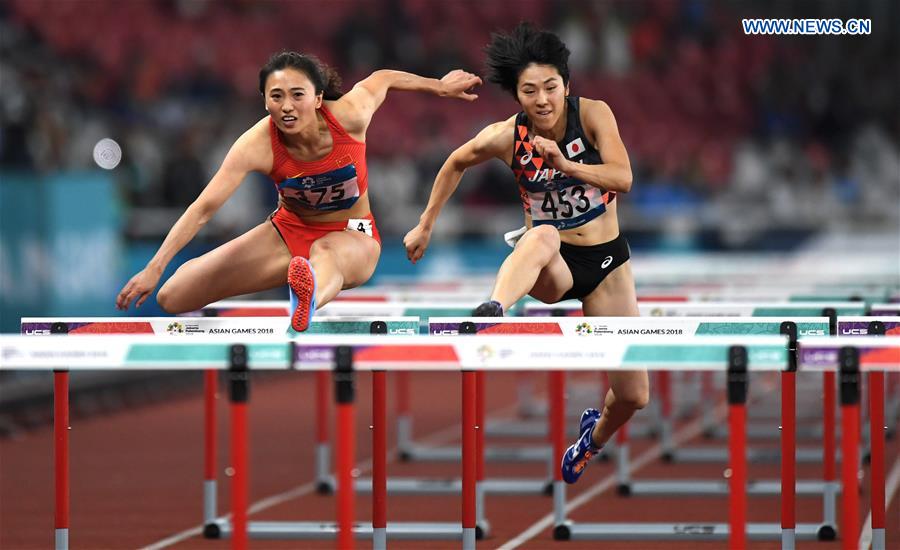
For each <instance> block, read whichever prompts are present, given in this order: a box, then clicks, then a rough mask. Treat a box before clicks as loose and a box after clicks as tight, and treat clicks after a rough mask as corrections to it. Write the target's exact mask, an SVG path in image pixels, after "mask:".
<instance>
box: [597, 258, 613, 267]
mask: <svg viewBox="0 0 900 550" xmlns="http://www.w3.org/2000/svg"><path fill="white" fill-rule="evenodd" d="M612 261H613V257H612V256H607V257H606V259H605V260H603V263H602V264H600V267H601V268H602V269H606V268H607V267H609V264H611V263H612Z"/></svg>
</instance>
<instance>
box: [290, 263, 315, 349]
mask: <svg viewBox="0 0 900 550" xmlns="http://www.w3.org/2000/svg"><path fill="white" fill-rule="evenodd" d="M287 282H288V286H289V287H290V289H291V311H293V312H294V313H293V314H292V315H291V328H293V329H294V330H295V331H297V332H303V331H305V330H306V329H308V328H309V320H310V319H311V318H312V316H313V313H315V311H316V274H315V272H314V271H313V268H312V265H311V264H310V263H309V260H307V259H306V258H304V257H302V256H294V257H293V258H292V259H291V265H290V266H289V267H288V276H287Z"/></svg>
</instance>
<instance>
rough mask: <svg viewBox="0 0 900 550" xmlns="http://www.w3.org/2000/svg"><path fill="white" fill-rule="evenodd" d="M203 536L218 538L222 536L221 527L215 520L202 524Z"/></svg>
mask: <svg viewBox="0 0 900 550" xmlns="http://www.w3.org/2000/svg"><path fill="white" fill-rule="evenodd" d="M203 538H205V539H220V538H222V528H221V527H220V526H219V524H218V523H217V522H213V523H207V524H206V525H204V526H203Z"/></svg>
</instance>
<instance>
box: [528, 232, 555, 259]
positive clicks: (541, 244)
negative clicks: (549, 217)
mask: <svg viewBox="0 0 900 550" xmlns="http://www.w3.org/2000/svg"><path fill="white" fill-rule="evenodd" d="M520 244H521V246H522V248H523V249H524V250H527V251H528V252H529V253H531V254H541V255H547V256H550V255H552V254H554V253H556V252H557V251H559V231H557V230H556V229H555V228H553V227H551V226H549V225H538V226H536V227H532V228H531V229H529V230H528V232H527V233H526V234H525V235H524V236H523V237H522V240H521V241H520Z"/></svg>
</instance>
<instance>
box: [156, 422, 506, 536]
mask: <svg viewBox="0 0 900 550" xmlns="http://www.w3.org/2000/svg"><path fill="white" fill-rule="evenodd" d="M515 409H516V405H511V406H508V407H504V408H502V409H498V410H496V411H493V414H501V415H503V416H507V415H509V414H510V413H512V412H513V411H515ZM461 429H462V427H461V424H456V425H454V426H450V427H448V428H445V429H443V430H438V431H436V432H433V433H431V434H430V435H428V436H426V437H424V438H422V439H419V440H418V441H421V442H423V443H428V444H430V445H439V444H442V443H447V442H449V441H452V440H453V439H454V438H457V437H459V434H460V430H461ZM396 451H397V449H396V447H395V448H393V449H390V450H388V454H389V455H390V456H396V454H397V453H396ZM355 468H356V469H358V470H359V472H360V474H363V473H366V472H368V471H369V470H371V469H372V459H371V457H370V458H368V459H366V460H362V461H360V462H357V463H356V466H355ZM315 486H316V483H315V482H314V481H311V482H309V483H304V484H303V485H298V486H297V487H294V488H292V489H288V490H287V491H284V492H282V493H278V494H276V495H270V496H268V497H265V498H263V499H262V500H258V501H256V502H254V503H253V504H252V505H250V507H249V508H248V509H247V515H250V514H255V513H257V512H261V511H263V510H266V509H268V508H271V507H273V506H277V505H278V504H281V503H283V502H287V501H289V500H292V499H295V498H299V497H302V496H304V495H307V494H309V493H311V492H312V491H313V490H314V489H315ZM220 517H223V518H226V519H229V518H231V514H226V515H224V516H220ZM201 534H203V525H198V526H196V527H191V528H189V529H185V530H184V531H181V532H180V533H176V534H174V535H172V536H170V537H166V538H164V539H162V540H159V541H156V542H154V543H152V544H150V545H148V546H144V547H143V548H142V549H141V550H161V549H162V548H167V547H169V546H172V545H175V544H178V543H179V542H181V541H184V540H187V539H189V538H193V537H196V536H199V535H201Z"/></svg>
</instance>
